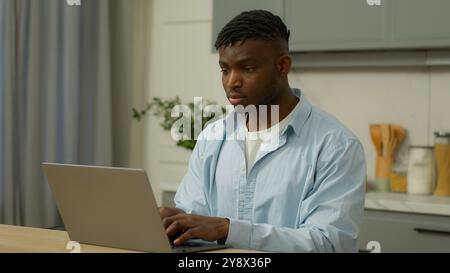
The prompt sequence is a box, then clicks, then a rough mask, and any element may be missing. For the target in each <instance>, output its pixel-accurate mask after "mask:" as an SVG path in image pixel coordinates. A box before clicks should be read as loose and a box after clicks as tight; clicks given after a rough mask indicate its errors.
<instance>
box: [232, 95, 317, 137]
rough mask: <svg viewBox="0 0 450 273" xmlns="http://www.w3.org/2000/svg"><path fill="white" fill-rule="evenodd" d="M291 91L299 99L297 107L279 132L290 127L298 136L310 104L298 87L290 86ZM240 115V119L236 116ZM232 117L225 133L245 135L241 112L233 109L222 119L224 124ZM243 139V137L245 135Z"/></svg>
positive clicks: (310, 108) (306, 117) (309, 111)
mask: <svg viewBox="0 0 450 273" xmlns="http://www.w3.org/2000/svg"><path fill="white" fill-rule="evenodd" d="M292 93H293V94H294V95H295V96H296V97H298V98H299V99H300V101H299V104H300V105H297V106H298V107H295V108H294V111H295V112H294V113H293V115H292V118H291V119H290V120H289V122H288V124H287V125H286V127H285V128H284V129H283V131H282V132H281V135H283V134H285V133H286V131H287V130H288V128H289V127H290V128H292V130H293V131H294V133H295V134H296V135H297V136H300V131H301V129H302V127H303V126H304V124H305V122H306V121H307V120H308V118H309V116H310V115H311V111H312V105H311V104H310V103H309V101H308V100H307V99H306V97H305V95H304V94H303V92H301V91H300V89H297V88H292ZM240 115H241V119H239V118H238V117H239V116H240ZM233 118H235V122H232V124H234V126H232V127H231V128H230V127H225V128H228V129H231V130H229V131H227V130H226V134H229V133H237V134H238V135H242V136H245V128H244V127H242V126H245V123H244V122H242V121H243V120H244V119H243V118H242V114H239V113H237V112H236V111H234V110H233V111H232V112H231V113H230V114H229V115H228V116H227V117H226V118H225V119H224V126H225V124H226V123H227V122H231V120H230V119H233ZM236 121H237V122H236ZM240 121H241V122H240ZM236 129H237V130H236ZM243 139H245V137H244V138H243Z"/></svg>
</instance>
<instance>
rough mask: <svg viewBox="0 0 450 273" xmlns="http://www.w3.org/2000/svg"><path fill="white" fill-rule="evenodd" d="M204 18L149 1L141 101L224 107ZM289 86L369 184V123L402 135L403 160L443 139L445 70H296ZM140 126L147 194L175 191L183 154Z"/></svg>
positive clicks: (199, 11) (194, 2)
mask: <svg viewBox="0 0 450 273" xmlns="http://www.w3.org/2000/svg"><path fill="white" fill-rule="evenodd" d="M180 11H182V12H180ZM211 17H212V1H210V0H154V1H153V12H152V20H151V24H152V36H151V52H150V75H149V78H148V81H149V82H148V85H149V92H148V97H152V96H162V97H167V98H169V97H173V96H175V95H179V96H180V97H181V98H182V99H183V101H186V102H189V101H193V97H194V96H203V97H204V98H205V99H209V100H214V101H216V102H219V103H223V104H225V103H226V98H225V96H224V94H223V90H222V86H221V80H220V71H219V66H218V64H217V62H218V55H217V54H213V53H211V50H210V49H211V46H210V44H211V40H212V39H211V35H212V34H211ZM294 31H295V30H294ZM290 84H291V86H292V87H299V88H301V89H302V90H303V91H304V93H305V94H306V96H307V97H308V98H309V100H310V101H311V102H312V103H313V104H315V105H317V106H319V107H320V108H322V109H323V110H325V111H327V112H329V113H331V114H333V115H335V116H336V117H337V118H338V119H340V120H341V121H342V122H343V123H344V124H345V125H347V126H348V127H349V128H350V129H351V130H352V131H353V132H354V133H355V134H356V135H357V136H358V137H359V138H360V140H361V142H362V143H363V145H364V148H365V152H366V158H367V164H368V177H369V179H371V178H373V176H374V164H375V163H374V157H375V151H374V148H373V145H372V143H371V139H370V135H369V129H368V125H369V124H370V123H376V122H392V123H398V124H400V125H402V126H404V127H405V128H406V129H407V130H408V133H409V134H408V139H407V142H406V143H405V144H404V145H403V147H402V148H401V150H400V157H401V158H402V159H403V160H405V156H406V155H407V153H406V152H407V149H406V148H407V146H408V145H409V144H414V145H430V144H432V142H433V135H432V132H433V131H435V130H447V131H450V121H449V118H450V107H448V104H449V103H450V68H428V67H423V68H385V69H382V68H368V69H361V68H358V69H348V68H347V69H304V70H295V71H292V73H291V74H290ZM147 125H148V126H147V130H146V137H145V140H146V144H147V145H146V148H145V162H146V164H145V166H146V168H147V170H148V172H149V174H150V180H151V182H152V184H153V186H154V187H161V186H162V187H163V188H176V183H177V182H178V181H179V180H180V179H181V178H182V177H183V175H184V173H185V171H186V163H187V160H188V158H189V152H186V151H184V150H182V149H181V148H176V147H175V145H174V144H173V141H172V140H171V139H170V135H169V134H168V133H163V132H162V131H161V128H160V127H159V125H158V121H157V120H155V119H154V118H150V119H148V120H147Z"/></svg>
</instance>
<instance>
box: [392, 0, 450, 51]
mask: <svg viewBox="0 0 450 273" xmlns="http://www.w3.org/2000/svg"><path fill="white" fill-rule="evenodd" d="M449 12H450V1H448V0H426V1H423V0H394V1H392V14H393V16H392V33H391V37H390V44H389V47H390V48H440V47H449V45H450V15H449Z"/></svg>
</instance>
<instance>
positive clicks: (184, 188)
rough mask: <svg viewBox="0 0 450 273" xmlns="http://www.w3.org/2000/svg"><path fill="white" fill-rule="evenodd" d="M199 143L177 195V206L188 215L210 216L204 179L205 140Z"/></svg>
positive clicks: (193, 152)
mask: <svg viewBox="0 0 450 273" xmlns="http://www.w3.org/2000/svg"><path fill="white" fill-rule="evenodd" d="M200 139H201V137H200V136H199V140H198V141H197V143H196V145H195V147H194V150H193V151H192V155H191V157H190V159H189V167H188V171H187V173H186V175H185V176H184V177H183V179H182V181H181V183H180V186H179V187H178V189H177V193H176V194H175V205H176V207H177V208H179V209H182V210H183V211H185V212H186V213H192V214H197V215H205V216H210V209H209V203H208V198H207V197H206V189H205V185H204V183H205V181H204V179H203V172H204V170H203V164H202V155H203V152H202V151H203V150H204V147H203V145H205V143H204V142H205V141H204V140H200Z"/></svg>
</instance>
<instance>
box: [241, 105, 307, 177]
mask: <svg viewBox="0 0 450 273" xmlns="http://www.w3.org/2000/svg"><path fill="white" fill-rule="evenodd" d="M299 105H300V103H297V105H296V106H295V107H294V109H292V111H291V112H290V113H289V115H287V116H286V117H285V118H284V119H283V120H282V121H280V122H279V123H277V124H275V125H274V126H272V127H270V128H267V129H264V130H261V131H255V132H249V131H248V128H247V126H245V130H246V132H245V147H246V149H245V151H246V163H247V174H248V173H249V172H250V170H251V169H252V167H253V165H254V164H255V161H256V158H257V157H258V155H259V154H260V153H261V152H262V151H264V149H265V148H266V147H267V146H268V145H269V144H270V142H271V140H272V138H274V137H279V136H280V133H281V132H282V131H283V130H284V128H285V127H286V126H287V124H288V123H289V121H290V120H291V118H292V114H293V113H294V112H295V111H296V109H297V107H298V106H299Z"/></svg>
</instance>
